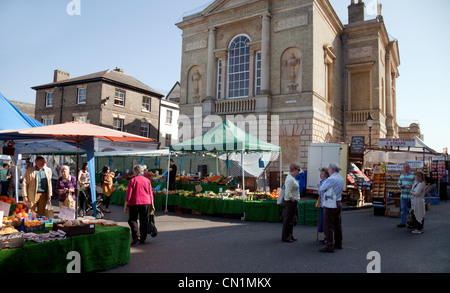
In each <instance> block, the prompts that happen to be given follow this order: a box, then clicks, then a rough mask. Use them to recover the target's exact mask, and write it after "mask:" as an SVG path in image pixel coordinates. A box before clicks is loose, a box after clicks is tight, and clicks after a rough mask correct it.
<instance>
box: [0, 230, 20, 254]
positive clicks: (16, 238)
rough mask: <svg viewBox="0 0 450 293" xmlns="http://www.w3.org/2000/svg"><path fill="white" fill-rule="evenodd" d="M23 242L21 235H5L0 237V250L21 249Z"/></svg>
mask: <svg viewBox="0 0 450 293" xmlns="http://www.w3.org/2000/svg"><path fill="white" fill-rule="evenodd" d="M24 242H25V240H24V239H23V233H22V232H19V233H12V234H6V235H0V250H1V249H10V248H22V247H23V245H24Z"/></svg>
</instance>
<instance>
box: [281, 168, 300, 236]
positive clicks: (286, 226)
mask: <svg viewBox="0 0 450 293" xmlns="http://www.w3.org/2000/svg"><path fill="white" fill-rule="evenodd" d="M300 170H301V169H300V165H299V164H297V163H292V164H291V165H290V167H289V174H288V175H287V177H286V181H285V183H284V186H285V194H284V209H283V213H282V215H281V218H282V219H283V230H282V232H281V241H283V242H290V243H292V242H294V241H297V239H295V238H294V235H293V233H294V226H295V225H296V223H297V220H298V201H299V200H300V186H299V184H298V181H297V180H296V179H295V177H296V176H298V173H299V172H300Z"/></svg>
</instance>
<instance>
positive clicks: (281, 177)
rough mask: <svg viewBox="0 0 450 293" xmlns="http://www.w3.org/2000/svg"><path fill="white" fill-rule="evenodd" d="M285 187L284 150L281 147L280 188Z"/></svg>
mask: <svg viewBox="0 0 450 293" xmlns="http://www.w3.org/2000/svg"><path fill="white" fill-rule="evenodd" d="M282 187H283V158H282V152H281V149H280V188H282Z"/></svg>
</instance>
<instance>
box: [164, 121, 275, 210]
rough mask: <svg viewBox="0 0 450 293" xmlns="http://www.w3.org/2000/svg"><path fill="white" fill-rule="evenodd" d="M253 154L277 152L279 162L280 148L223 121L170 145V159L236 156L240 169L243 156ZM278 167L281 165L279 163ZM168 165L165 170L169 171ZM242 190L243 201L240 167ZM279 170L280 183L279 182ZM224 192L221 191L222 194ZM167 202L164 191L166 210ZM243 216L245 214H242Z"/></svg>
mask: <svg viewBox="0 0 450 293" xmlns="http://www.w3.org/2000/svg"><path fill="white" fill-rule="evenodd" d="M255 152H277V153H279V154H280V155H279V158H280V160H281V157H282V156H281V148H280V147H279V146H276V145H273V144H270V143H267V142H264V141H262V140H260V139H258V138H256V137H254V136H252V135H250V134H249V133H247V132H245V131H243V130H242V129H240V128H239V127H237V126H236V125H235V124H233V123H232V122H231V121H230V120H225V121H224V122H222V123H221V124H220V125H218V126H216V127H214V128H213V129H211V130H209V131H207V132H206V133H204V134H203V135H200V136H198V137H195V138H193V139H190V140H187V141H183V142H181V143H178V144H175V145H171V146H170V152H169V160H170V157H171V156H173V155H176V154H192V153H195V154H203V155H209V156H218V155H220V154H232V153H234V154H236V153H239V154H240V157H241V167H242V166H244V161H245V154H247V153H255ZM280 166H282V163H281V162H280ZM169 167H170V166H169V164H168V166H167V170H168V169H169ZM241 169H242V188H241V194H242V198H243V200H246V199H247V195H246V188H245V170H244V168H243V167H242V168H241ZM281 174H282V173H281V169H280V182H281V181H282V180H281V177H282V175H281ZM169 180H170V178H169V176H167V186H169V185H170V181H169ZM223 192H225V191H224V190H222V193H223ZM168 202H169V191H168V190H167V191H166V210H167V205H168ZM244 214H245V212H244Z"/></svg>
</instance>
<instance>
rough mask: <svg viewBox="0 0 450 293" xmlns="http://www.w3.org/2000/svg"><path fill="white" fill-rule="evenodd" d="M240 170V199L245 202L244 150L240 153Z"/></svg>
mask: <svg viewBox="0 0 450 293" xmlns="http://www.w3.org/2000/svg"><path fill="white" fill-rule="evenodd" d="M241 168H242V198H243V200H245V178H244V172H245V171H244V150H242V151H241Z"/></svg>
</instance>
